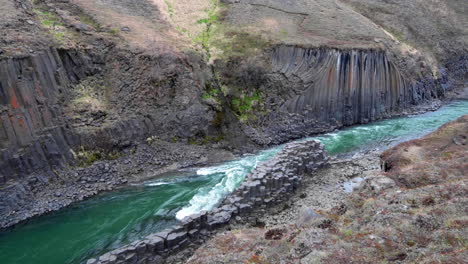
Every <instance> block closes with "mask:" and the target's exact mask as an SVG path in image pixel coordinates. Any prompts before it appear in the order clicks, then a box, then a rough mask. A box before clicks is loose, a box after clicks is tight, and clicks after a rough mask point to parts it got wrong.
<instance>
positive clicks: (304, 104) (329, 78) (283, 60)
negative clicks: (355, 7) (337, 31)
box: [247, 46, 444, 144]
mask: <svg viewBox="0 0 468 264" xmlns="http://www.w3.org/2000/svg"><path fill="white" fill-rule="evenodd" d="M271 53H272V55H271V70H270V71H267V72H263V74H264V77H263V78H265V80H266V81H265V83H262V84H261V85H260V87H258V89H259V90H261V91H262V92H263V94H265V98H266V101H267V102H266V104H268V108H269V109H272V111H271V112H270V114H267V115H265V117H264V118H262V119H261V122H259V124H261V125H260V126H259V127H260V128H259V129H258V128H257V129H256V132H255V133H250V134H251V136H252V137H253V139H254V140H255V141H256V142H258V143H262V144H278V143H281V142H284V141H287V140H290V139H294V138H300V137H304V136H308V135H311V134H315V133H320V132H326V131H330V130H333V129H335V128H339V127H343V126H349V125H353V124H362V123H368V122H371V121H374V120H379V119H382V118H388V117H390V116H394V115H397V114H399V113H401V112H402V111H404V110H406V109H408V108H409V107H411V106H415V105H418V104H421V103H424V102H429V101H430V100H432V99H437V98H439V97H441V96H443V94H444V91H443V90H442V88H441V87H440V85H439V84H438V83H437V82H436V81H434V80H432V82H426V83H424V82H417V81H413V80H411V79H407V78H405V77H404V75H403V74H402V73H401V72H400V70H399V69H398V68H397V67H396V66H395V65H394V64H393V63H392V62H391V61H390V60H389V59H388V58H387V55H386V53H385V52H384V51H382V50H357V49H349V50H348V49H347V50H339V49H329V48H313V49H307V48H301V47H295V46H278V47H276V48H274V49H273V51H272V52H271ZM249 131H251V128H249V129H247V133H249ZM259 131H261V132H259ZM260 135H261V136H260Z"/></svg>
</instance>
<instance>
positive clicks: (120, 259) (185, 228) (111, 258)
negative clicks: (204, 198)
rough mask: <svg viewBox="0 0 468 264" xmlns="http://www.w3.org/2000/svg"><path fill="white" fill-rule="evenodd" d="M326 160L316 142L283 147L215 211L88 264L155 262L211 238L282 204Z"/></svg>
mask: <svg viewBox="0 0 468 264" xmlns="http://www.w3.org/2000/svg"><path fill="white" fill-rule="evenodd" d="M329 159H330V158H329V157H328V155H327V153H326V152H325V150H324V146H323V144H321V143H320V142H318V141H315V140H311V141H303V142H294V143H289V144H286V145H285V146H284V148H283V150H281V152H280V153H278V154H277V155H276V156H275V157H273V158H272V159H270V160H269V161H267V162H265V163H262V164H260V165H259V166H258V167H257V168H255V170H254V171H253V172H251V173H250V174H248V175H247V176H246V179H245V180H244V182H243V183H242V184H241V186H239V188H238V189H237V190H236V191H234V192H233V193H231V194H230V195H228V197H226V198H225V199H224V201H222V202H221V203H220V204H219V205H218V206H217V207H216V208H215V209H213V210H211V211H209V212H201V213H199V214H196V215H192V216H188V217H186V218H184V219H183V220H182V221H181V224H180V225H179V226H176V227H174V228H172V229H169V230H164V231H163V232H159V233H155V234H151V235H149V236H147V237H146V238H145V239H142V240H138V241H135V242H133V243H132V244H131V245H127V246H123V247H121V248H118V249H115V250H113V251H111V252H108V253H106V254H104V255H102V256H100V257H99V258H97V259H89V260H88V261H87V264H97V263H99V264H117V263H119V264H122V263H158V262H159V261H161V260H162V259H163V258H164V257H167V256H170V255H172V254H174V253H176V252H178V251H180V250H182V249H184V248H186V247H187V246H189V245H191V244H192V245H193V244H197V243H198V242H199V241H200V240H204V239H206V238H208V237H210V236H211V235H212V234H214V233H215V232H216V230H217V229H219V228H222V227H225V226H226V225H229V223H230V222H231V219H233V218H234V217H236V216H246V215H248V214H249V213H250V212H252V211H253V210H255V209H256V208H259V207H262V208H265V207H266V206H269V205H270V206H271V205H274V204H278V203H281V202H282V201H284V200H285V199H287V198H288V196H290V195H291V194H293V192H294V191H295V190H296V189H297V188H298V186H299V185H300V184H301V181H302V178H303V177H313V176H314V175H313V172H314V171H316V170H317V169H320V168H323V167H325V166H327V165H328V162H329Z"/></svg>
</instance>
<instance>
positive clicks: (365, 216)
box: [187, 116, 468, 263]
mask: <svg viewBox="0 0 468 264" xmlns="http://www.w3.org/2000/svg"><path fill="white" fill-rule="evenodd" d="M467 132H468V116H464V117H461V118H459V119H457V120H456V121H453V122H449V123H448V124H446V125H444V126H442V127H441V128H439V129H438V130H437V131H435V132H433V133H431V134H429V135H427V136H425V137H423V138H421V139H417V140H412V141H409V142H405V143H401V144H399V145H398V146H396V147H394V148H391V149H390V150H387V151H385V152H384V153H383V154H382V155H381V157H382V159H383V161H384V163H383V164H384V166H383V168H385V169H386V171H385V172H383V171H380V170H378V169H377V168H378V167H379V165H380V164H377V163H378V162H377V161H378V159H375V155H373V156H374V158H372V156H371V157H365V156H364V157H363V159H361V158H360V159H358V160H352V161H345V162H344V163H342V162H335V163H334V165H333V166H332V167H331V168H330V169H326V170H323V171H322V173H323V174H322V175H323V177H324V179H325V180H319V182H318V185H317V183H313V184H310V185H308V186H305V190H303V191H302V192H303V193H307V195H302V196H301V192H298V194H297V195H296V197H295V198H293V199H292V201H291V203H290V204H289V205H288V206H283V207H282V208H281V207H280V208H281V209H280V210H279V211H278V212H276V214H275V215H268V216H266V217H263V218H260V219H262V220H263V223H264V224H265V226H264V227H260V228H259V227H248V228H239V229H236V230H232V231H230V232H225V233H223V234H219V235H217V236H216V237H214V238H213V239H212V240H211V241H209V242H208V243H206V244H205V245H203V246H202V247H200V248H199V249H198V250H197V251H196V253H195V254H194V255H193V256H192V257H191V258H190V259H189V260H188V262H187V263H245V262H254V263H350V262H352V263H355V262H356V263H378V262H382V261H390V262H398V263H414V262H417V263H433V262H439V263H463V260H464V259H466V257H467V255H466V250H464V248H465V247H466V241H465V239H464V238H466V237H467V235H468V233H467V232H466V214H465V213H464V208H465V207H466V202H467V198H466V193H467V192H468V190H467V188H466V186H467V178H466V172H467V171H468V167H467V164H468V160H467V155H466V153H468V144H467V143H466V138H467V137H468V134H467ZM369 158H370V159H369ZM350 162H351V163H350ZM369 162H370V163H369ZM340 164H341V165H340ZM344 164H348V165H347V166H345V167H341V166H342V165H344ZM363 164H369V165H370V167H368V168H369V170H366V169H365V168H366V167H367V165H364V167H362V166H363ZM349 165H351V166H350V167H349ZM363 168H364V171H363V172H362V173H363V174H361V176H364V175H365V176H364V180H363V182H362V184H361V185H360V186H359V188H358V189H357V190H356V191H355V192H353V193H351V194H349V195H346V194H345V195H342V196H338V198H336V197H332V199H331V200H332V201H335V202H331V203H328V202H327V203H323V202H322V199H321V198H315V197H314V196H315V194H326V192H322V193H321V191H320V189H322V187H325V188H324V189H325V190H326V189H327V188H330V187H332V186H335V191H338V192H339V187H338V186H337V185H336V182H339V181H340V178H341V177H345V178H346V176H345V175H353V174H354V172H353V171H354V170H355V169H357V171H361V170H362V169H363ZM376 169H377V170H376ZM327 170H328V172H327ZM327 175H329V176H331V175H341V176H338V177H337V179H335V180H329V179H327ZM351 177H353V176H351ZM332 178H334V177H332ZM348 178H349V177H348ZM327 182H328V183H329V184H328V186H327ZM336 187H338V188H336ZM330 190H332V189H330ZM309 194H310V195H311V196H312V197H311V198H308V197H309ZM298 212H300V213H298ZM262 220H260V221H258V222H262ZM219 256H223V258H222V259H220V258H219Z"/></svg>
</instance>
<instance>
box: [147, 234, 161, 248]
mask: <svg viewBox="0 0 468 264" xmlns="http://www.w3.org/2000/svg"><path fill="white" fill-rule="evenodd" d="M146 238H147V240H148V242H147V244H148V248H149V251H150V252H151V251H154V252H161V251H163V250H164V239H163V238H161V237H159V236H156V235H149V236H148V237H146Z"/></svg>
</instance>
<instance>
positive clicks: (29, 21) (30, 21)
mask: <svg viewBox="0 0 468 264" xmlns="http://www.w3.org/2000/svg"><path fill="white" fill-rule="evenodd" d="M26 23H28V24H29V25H35V24H36V22H34V21H32V20H30V19H28V20H26Z"/></svg>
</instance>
